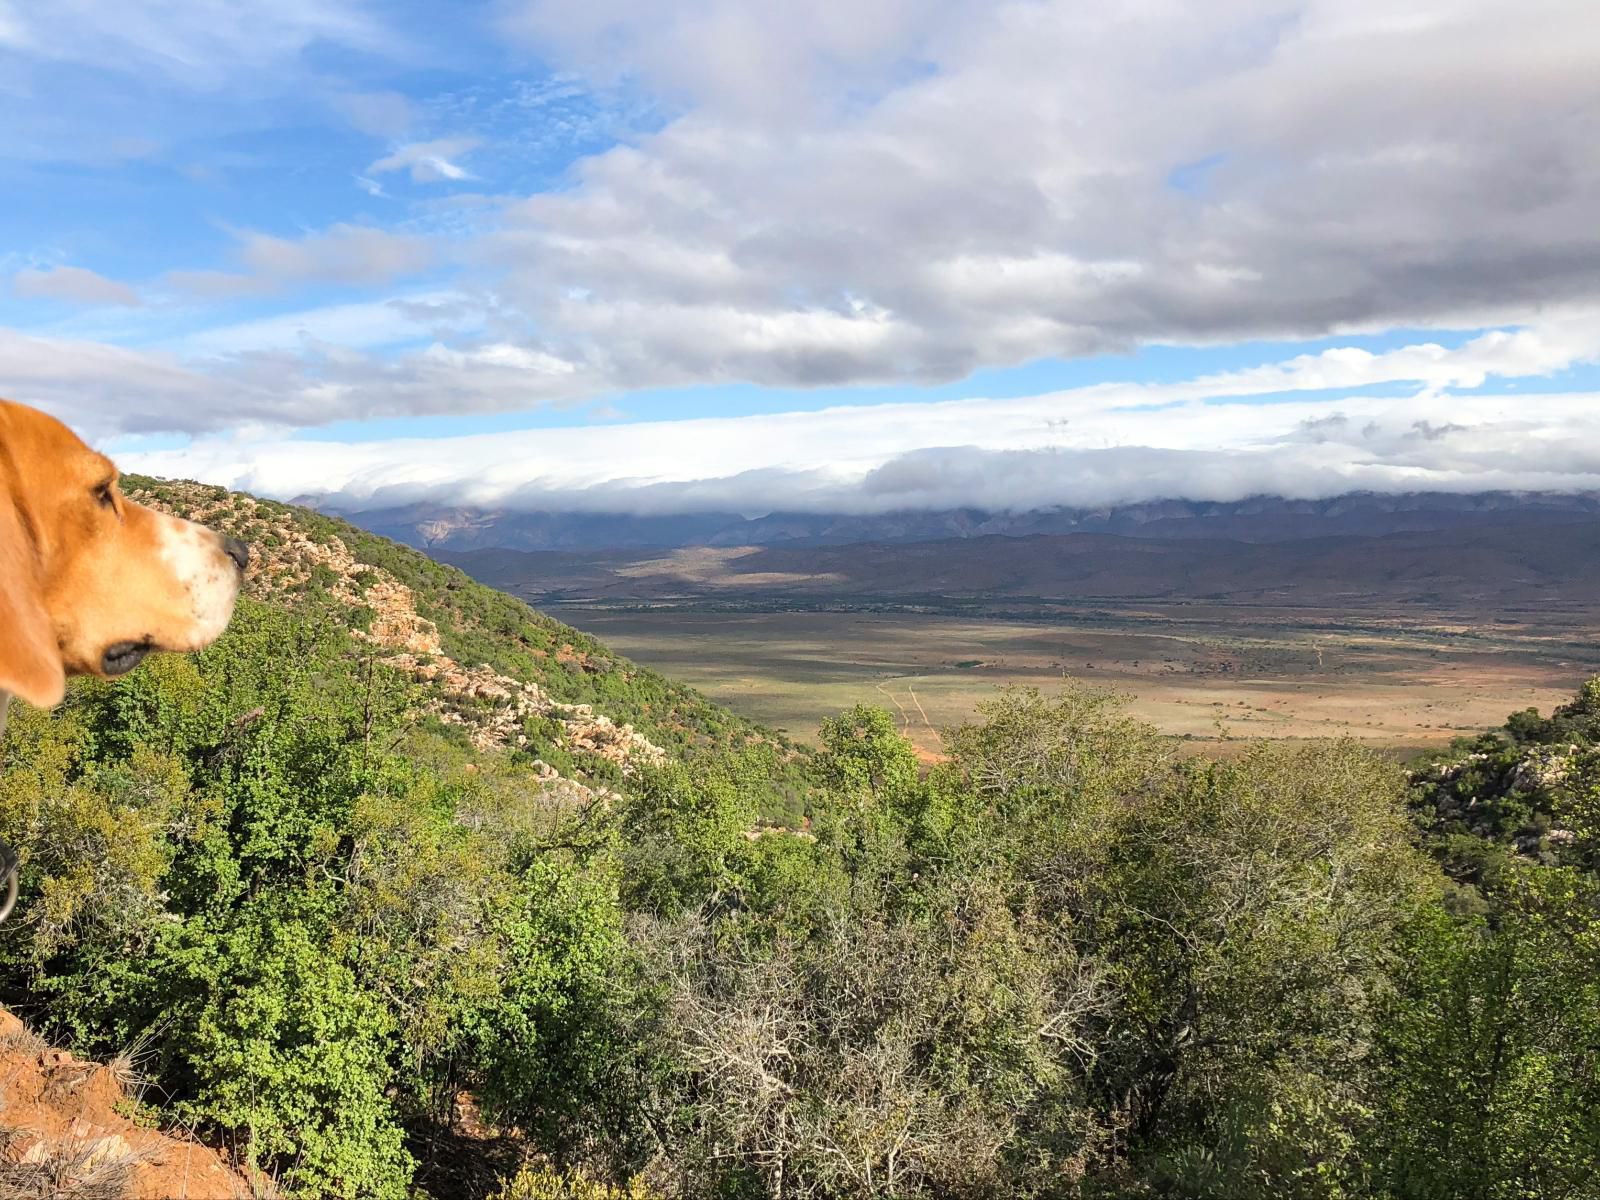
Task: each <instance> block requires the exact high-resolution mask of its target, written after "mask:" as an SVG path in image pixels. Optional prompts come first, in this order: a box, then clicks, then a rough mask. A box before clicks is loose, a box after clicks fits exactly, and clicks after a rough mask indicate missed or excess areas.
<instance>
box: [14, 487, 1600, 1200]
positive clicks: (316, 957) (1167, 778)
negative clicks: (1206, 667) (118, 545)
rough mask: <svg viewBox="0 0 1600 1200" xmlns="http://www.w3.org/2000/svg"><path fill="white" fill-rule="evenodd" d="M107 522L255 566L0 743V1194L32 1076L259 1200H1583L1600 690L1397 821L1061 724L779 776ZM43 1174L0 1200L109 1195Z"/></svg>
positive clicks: (1224, 757) (863, 748)
mask: <svg viewBox="0 0 1600 1200" xmlns="http://www.w3.org/2000/svg"><path fill="white" fill-rule="evenodd" d="M130 486H131V487H133V488H136V489H138V491H139V494H141V495H146V496H148V497H150V498H151V499H152V500H153V501H154V502H157V503H161V504H164V505H167V506H170V507H172V508H173V509H175V510H179V511H184V512H188V513H191V514H194V515H197V516H203V517H206V518H207V519H208V520H211V521H213V522H214V523H216V524H219V525H222V526H224V527H226V528H228V529H230V530H231V531H233V532H237V533H239V534H240V535H242V536H247V537H250V538H252V539H253V540H254V541H255V542H256V544H257V545H258V546H259V547H260V548H261V558H260V561H259V563H258V565H257V567H256V568H255V571H254V573H253V575H252V577H251V580H250V595H249V596H247V597H245V598H244V599H243V600H242V601H241V603H240V605H239V609H238V611H237V613H236V614H235V617H234V620H233V622H232V624H231V626H230V627H229V629H228V631H227V632H226V634H225V635H224V636H223V637H222V638H220V639H219V640H218V642H217V643H216V644H215V645H213V646H211V647H209V648H207V649H206V650H204V651H201V652H199V653H197V654H193V655H183V656H179V655H156V656H153V657H152V658H151V659H150V660H149V661H147V662H146V663H144V664H143V665H142V666H141V667H140V668H139V669H138V670H136V671H134V672H131V673H130V674H128V675H127V676H125V677H122V678H119V679H117V680H115V681H109V682H108V681H101V680H93V679H89V680H77V681H75V682H74V683H73V685H72V687H71V688H70V689H69V694H68V696H67V699H66V700H65V702H64V703H63V704H62V705H61V706H59V707H58V708H57V709H55V710H52V711H49V712H43V711H39V710H35V709H31V708H29V707H27V706H25V705H18V706H15V710H14V712H13V714H12V719H11V722H10V725H9V727H8V728H7V730H6V733H5V736H4V741H3V742H0V837H3V838H5V839H6V840H7V841H8V842H10V843H11V844H12V845H14V846H17V847H18V848H19V849H20V850H21V851H22V853H23V864H22V871H21V896H20V900H19V905H18V909H17V913H16V915H15V916H14V917H13V919H12V920H10V921H8V922H7V923H5V924H4V925H3V926H0V1004H4V1005H5V1007H6V1008H7V1009H9V1010H10V1011H11V1012H13V1013H16V1014H18V1015H19V1016H21V1017H23V1018H25V1019H26V1020H27V1022H28V1026H29V1028H30V1029H31V1030H34V1031H36V1032H37V1034H38V1035H39V1036H40V1037H42V1038H45V1039H48V1042H49V1043H50V1044H52V1045H54V1046H56V1047H59V1048H60V1050H59V1051H49V1050H46V1049H44V1048H43V1047H41V1046H39V1045H38V1044H37V1043H34V1042H32V1041H31V1040H28V1041H26V1043H24V1042H23V1041H15V1040H14V1044H13V1045H12V1047H11V1049H12V1050H13V1051H17V1050H20V1051H21V1054H20V1056H19V1055H15V1054H14V1055H13V1059H14V1060H15V1061H14V1062H13V1065H14V1066H16V1067H17V1068H19V1069H21V1070H22V1071H23V1074H18V1075H16V1076H14V1077H13V1078H12V1079H11V1081H10V1082H9V1083H8V1085H7V1088H6V1089H5V1090H4V1091H3V1092H0V1132H3V1133H4V1143H3V1145H0V1149H4V1148H5V1147H6V1146H11V1147H13V1148H15V1149H16V1151H17V1155H16V1157H18V1158H21V1159H23V1160H26V1159H27V1157H28V1154H29V1153H30V1152H31V1151H32V1147H33V1146H34V1145H35V1144H37V1143H36V1141H35V1139H34V1135H32V1134H27V1133H25V1132H24V1128H25V1126H27V1122H29V1121H34V1122H37V1121H42V1120H54V1119H55V1118H54V1117H49V1118H47V1117H46V1116H44V1115H41V1114H38V1113H35V1112H33V1111H32V1110H29V1111H28V1112H27V1114H26V1115H24V1113H23V1110H22V1108H21V1107H20V1106H21V1105H23V1104H26V1103H30V1102H31V1100H30V1097H31V1092H29V1090H28V1089H29V1088H31V1087H32V1086H33V1084H34V1083H35V1082H37V1083H38V1084H39V1087H40V1095H41V1096H42V1095H43V1091H44V1089H46V1088H48V1087H51V1086H52V1080H54V1079H55V1076H54V1075H51V1074H50V1071H49V1069H50V1068H53V1067H56V1066H69V1067H70V1063H69V1060H68V1059H67V1058H66V1053H67V1052H68V1051H70V1053H71V1055H72V1056H73V1058H72V1060H71V1062H78V1063H87V1062H91V1061H95V1062H110V1063H116V1064H120V1065H119V1066H118V1068H117V1070H118V1071H119V1072H121V1073H123V1074H124V1075H138V1076H142V1077H143V1078H144V1079H146V1080H148V1081H149V1087H148V1089H147V1090H146V1091H145V1093H144V1097H143V1101H142V1103H141V1104H139V1105H133V1104H125V1103H122V1102H121V1101H119V1100H118V1099H117V1098H116V1097H115V1096H113V1095H112V1093H111V1092H110V1090H109V1089H105V1088H102V1083H101V1082H96V1083H95V1087H96V1088H102V1090H103V1092H104V1094H103V1095H101V1099H103V1100H106V1101H107V1102H108V1103H109V1105H110V1106H111V1110H112V1113H113V1114H114V1115H119V1116H126V1117H127V1118H128V1119H129V1120H130V1121H132V1122H133V1123H134V1124H136V1125H138V1126H140V1127H150V1126H162V1127H166V1128H169V1129H183V1130H187V1131H191V1132H192V1134H193V1136H194V1137H196V1138H198V1139H199V1140H200V1141H201V1142H202V1143H203V1144H204V1145H205V1146H207V1147H209V1148H210V1150H211V1151H212V1152H214V1154H215V1161H216V1163H217V1164H218V1168H219V1170H222V1169H223V1167H222V1164H223V1163H224V1162H226V1163H227V1164H228V1165H229V1166H232V1167H235V1168H237V1169H239V1170H241V1171H242V1172H243V1173H244V1175H245V1177H248V1178H252V1179H256V1180H259V1181H260V1182H261V1184H262V1186H263V1188H264V1189H266V1190H268V1191H269V1192H275V1193H277V1194H279V1195H281V1196H284V1197H286V1198H288V1200H324V1198H329V1200H357V1198H361V1200H366V1198H368V1197H376V1198H378V1200H421V1198H423V1197H430V1198H433V1200H445V1198H447V1197H449V1198H451V1200H454V1198H456V1197H464V1198H469V1200H487V1198H491V1197H493V1198H495V1200H702V1198H713V1197H715V1198H717V1200H801V1198H804V1200H986V1198H987V1197H991V1196H1016V1197H1019V1198H1022V1200H1105V1198H1106V1197H1110V1196H1117V1197H1129V1198H1133V1200H1140V1198H1144V1200H1155V1198H1156V1197H1162V1196H1187V1197H1194V1198H1196V1200H1278V1198H1280V1197H1289V1198H1292V1200H1357V1198H1360V1200H1417V1198H1422V1197H1429V1198H1431V1197H1445V1196H1465V1195H1471V1196H1484V1197H1492V1198H1493V1200H1501V1198H1505V1200H1511V1198H1512V1197H1518V1196H1528V1195H1537V1196H1541V1197H1547V1198H1551V1200H1591V1198H1592V1196H1593V1194H1594V1192H1593V1181H1594V1180H1595V1179H1596V1178H1597V1177H1600V1064H1597V1061H1596V1058H1595V1055H1594V1052H1593V1048H1594V1046H1595V1045H1597V1044H1600V1024H1597V1021H1600V1015H1597V1014H1600V872H1597V866H1600V859H1597V856H1596V850H1595V847H1596V845H1597V844H1600V843H1597V830H1600V819H1597V817H1596V813H1595V797H1596V796H1597V795H1600V787H1597V786H1596V785H1595V783H1594V781H1595V780H1596V779H1597V778H1600V773H1597V768H1596V762H1597V761H1600V750H1596V749H1595V746H1596V744H1597V739H1600V715H1597V714H1600V682H1595V683H1591V684H1590V685H1589V686H1588V687H1586V688H1585V689H1584V690H1583V692H1582V693H1581V694H1580V695H1579V696H1578V697H1577V698H1576V699H1575V700H1573V701H1572V702H1571V703H1570V704H1568V705H1566V706H1564V707H1563V708H1562V709H1560V710H1559V711H1557V712H1555V713H1553V714H1552V715H1551V716H1550V717H1542V716H1540V715H1538V714H1536V713H1519V714H1515V715H1514V716H1513V717H1512V718H1511V720H1510V721H1508V722H1507V724H1506V726H1505V728H1504V729H1502V730H1498V731H1493V732H1491V733H1489V734H1487V735H1485V737H1484V738H1482V739H1479V740H1475V741H1469V742H1465V743H1460V744H1456V745H1453V746H1451V747H1450V748H1449V749H1448V750H1447V751H1446V752H1444V753H1443V754H1442V755H1441V756H1440V757H1439V759H1438V761H1437V762H1433V763H1429V764H1426V765H1425V766H1424V767H1423V768H1422V769H1421V770H1420V771H1418V772H1415V773H1412V774H1409V775H1408V774H1407V773H1406V772H1404V771H1402V770H1401V769H1400V768H1399V767H1397V766H1396V764H1395V763H1393V762H1392V761H1390V760H1387V759H1385V758H1383V757H1380V756H1378V755H1375V754H1372V753H1370V752H1368V751H1366V750H1364V749H1362V748H1361V747H1360V746H1358V745H1356V744H1355V743H1353V742H1351V741H1348V740H1345V741H1322V742H1314V743H1303V744H1283V743H1269V742H1256V743H1246V742H1239V741H1235V742H1234V743H1232V744H1230V745H1229V746H1227V747H1226V748H1225V751H1223V752H1219V753H1218V754H1216V755H1215V756H1209V755H1207V754H1205V753H1203V752H1202V753H1196V754H1183V753H1179V752H1178V748H1177V747H1176V746H1175V744H1174V742H1173V741H1172V740H1171V739H1170V738H1167V737H1164V736H1162V735H1160V734H1159V733H1158V732H1157V731H1156V730H1155V729H1154V728H1152V727H1150V726H1149V725H1147V724H1145V723H1143V722H1141V721H1139V720H1136V719H1133V718H1132V717H1130V716H1129V715H1128V712H1127V710H1126V709H1125V707H1123V705H1122V703H1121V702H1120V701H1119V700H1118V699H1117V698H1115V697H1113V696H1110V695H1107V694H1102V693H1098V692H1095V691H1091V690H1088V689H1085V688H1081V687H1078V686H1075V685H1073V684H1071V683H1067V684H1065V685H1063V686H1062V687H1061V688H1060V689H1059V690H1058V691H1056V692H1053V693H1051V694H1048V695H1046V694H1041V693H1039V692H1036V691H1032V690H1027V689H1014V690H1010V691H1007V692H1003V693H999V694H995V695H993V696H991V698H990V699H989V700H988V701H986V702H985V703H984V705H983V706H982V708H981V710H980V711H979V712H978V714H977V715H976V717H975V719H973V720H971V721H968V722H965V723H964V724H962V725H960V726H959V727H957V728H953V729H950V730H948V731H946V734H945V738H944V744H943V750H944V754H943V756H942V758H941V761H939V762H938V763H936V764H931V765H930V764H926V763H924V762H922V761H920V760H919V758H918V756H917V755H916V753H915V751H914V749H913V747H912V745H911V744H910V743H909V742H908V741H907V740H906V739H905V738H904V737H903V736H901V735H900V733H899V732H898V730H897V728H896V723H895V721H894V720H893V719H892V718H891V717H890V716H889V714H888V713H886V712H884V711H882V710H879V709H874V708H868V707H854V708H850V709H848V710H846V711H844V712H842V713H840V714H838V715H837V716H832V717H829V718H828V719H827V720H825V721H824V722H823V723H822V726H821V730H820V732H819V735H818V742H819V749H818V750H817V751H816V752H815V753H814V754H811V755H806V756H799V757H797V756H796V755H795V754H794V752H793V751H792V750H791V749H790V748H789V747H788V746H787V745H786V744H785V743H783V742H782V741H780V740H779V739H777V738H775V737H773V736H771V735H769V734H766V733H764V732H762V731H761V730H759V729H757V728H755V727H753V726H750V725H748V724H746V723H743V722H740V721H738V720H736V719H735V718H732V717H730V716H728V715H727V714H726V713H723V712H722V711H721V710H718V709H716V708H714V707H713V706H711V705H709V704H707V703H706V702H705V701H704V700H703V699H701V698H700V697H698V696H697V695H695V694H694V693H693V692H691V691H689V690H687V689H684V688H681V687H678V686H676V685H673V684H671V683H669V682H668V681H666V680H664V679H662V678H660V677H659V676H655V675H653V674H652V673H650V672H647V671H642V670H640V669H638V668H636V667H634V666H632V665H631V664H629V663H628V662H626V660H623V659H621V658H619V657H617V656H615V655H613V654H610V653H609V652H607V651H606V649H605V648H604V647H603V646H602V645H601V644H600V643H598V642H595V641H593V640H592V639H586V638H583V637H582V636H581V635H578V634H576V633H574V632H573V631H571V630H568V629H566V628H565V627H564V626H562V625H560V624H559V623H557V622H554V621H550V620H548V619H546V618H543V617H540V616H538V615H537V614H535V613H533V612H532V611H531V610H529V609H527V608H526V606H524V605H522V604H521V603H519V602H516V601H512V600H510V599H508V598H505V597H499V596H496V595H494V594H493V593H491V592H488V591H487V590H486V589H484V588H482V587H480V586H478V585H474V584H472V583H471V582H470V581H469V580H467V579H466V578H465V577H464V576H462V575H461V574H460V573H459V572H456V571H454V570H452V569H449V568H444V567H439V566H437V565H432V564H429V563H428V562H427V560H425V559H424V558H422V556H420V555H418V554H416V553H415V552H414V551H407V550H403V549H401V548H398V547H395V546H393V545H391V544H389V543H385V542H382V541H381V540H379V539H376V538H370V537H367V536H364V535H360V534H358V533H356V532H355V531H353V530H351V529H349V527H348V526H344V525H342V524H339V523H336V522H333V521H328V520H325V519H321V518H317V517H315V516H314V515H311V514H306V513H304V512H302V511H297V510H293V509H289V508H284V507H282V506H275V505H269V504H265V503H263V502H259V501H254V500H251V499H250V498H248V497H241V496H234V495H230V494H228V493H225V492H221V491H218V490H216V489H209V488H201V487H198V486H196V485H189V484H158V483H153V482H151V481H142V480H141V481H132V482H131V485H130ZM602 717H604V718H606V719H605V720H602ZM630 726H631V728H630ZM524 739H525V740H524ZM785 810H791V811H792V812H793V816H792V817H790V818H789V819H786V820H785V821H784V822H783V825H782V826H781V827H773V826H770V825H768V826H764V825H763V822H762V816H763V814H768V815H771V814H773V813H774V812H780V813H781V812H784V811H785ZM0 1032H3V1031H0ZM41 1055H43V1056H45V1057H44V1058H41V1057H40V1056H41ZM8 1061H9V1060H8ZM58 1074H60V1076H61V1079H62V1080H63V1081H67V1082H70V1081H73V1080H77V1081H79V1082H80V1083H81V1081H82V1080H83V1079H88V1078H90V1077H91V1076H93V1077H94V1078H96V1079H97V1080H100V1079H101V1075H103V1073H101V1075H96V1073H95V1072H93V1071H91V1070H88V1069H87V1068H85V1069H84V1070H83V1071H80V1070H78V1069H77V1068H75V1067H72V1068H71V1069H69V1070H65V1071H62V1072H59V1073H58ZM47 1076H48V1077H47ZM24 1084H25V1085H26V1086H23V1085H24ZM96 1094H97V1095H100V1093H99V1092H97V1093H96ZM13 1106H19V1107H15V1108H14V1107H13ZM119 1106H120V1107H119ZM13 1113H14V1114H15V1119H13V1117H12V1114H13ZM78 1115H81V1114H78ZM67 1132H68V1134H69V1136H76V1135H73V1134H72V1127H71V1126H70V1125H69V1126H68V1128H67ZM79 1133H80V1134H81V1135H83V1136H84V1137H90V1135H92V1138H91V1140H92V1142H93V1143H94V1144H95V1145H98V1146H99V1148H100V1149H99V1152H100V1153H101V1154H102V1155H104V1156H106V1157H103V1158H101V1159H96V1160H95V1161H93V1162H89V1161H87V1159H80V1158H78V1157H75V1155H76V1150H73V1153H72V1154H71V1155H67V1154H55V1155H54V1157H52V1158H51V1164H52V1171H53V1173H52V1174H50V1175H49V1177H48V1178H41V1177H40V1172H38V1171H35V1170H33V1169H32V1168H34V1167H35V1166H37V1165H38V1164H35V1163H30V1162H27V1161H22V1162H17V1161H10V1162H6V1163H3V1164H0V1196H5V1195H15V1196H19V1197H22V1196H27V1197H44V1196H52V1197H63V1198H64V1197H79V1198H80V1200H90V1198H91V1197H93V1198H96V1200H117V1198H119V1197H126V1196H131V1195H134V1194H137V1193H136V1192H135V1191H134V1190H133V1188H134V1186H135V1184H134V1181H133V1180H132V1178H131V1177H124V1176H121V1175H119V1176H118V1177H117V1178H115V1179H107V1180H102V1179H89V1180H85V1179H83V1178H80V1176H81V1175H84V1174H88V1175H93V1174H94V1173H95V1169H96V1168H98V1167H99V1166H100V1165H102V1164H103V1163H104V1162H106V1161H109V1160H110V1159H111V1158H114V1157H116V1156H117V1155H121V1153H122V1149H121V1146H120V1145H119V1143H118V1142H117V1141H115V1140H112V1139H116V1138H121V1139H122V1142H123V1143H125V1144H126V1145H127V1146H128V1147H129V1148H130V1149H132V1148H133V1147H134V1145H135V1142H136V1141H141V1142H142V1140H143V1139H140V1138H137V1137H136V1135H134V1134H133V1133H132V1132H131V1131H124V1130H123V1129H122V1127H121V1126H115V1125H114V1123H111V1122H110V1121H109V1118H108V1117H106V1115H105V1114H103V1113H100V1112H99V1111H98V1110H96V1112H95V1114H94V1117H93V1119H89V1120H88V1125H86V1126H83V1127H80V1128H79ZM158 1145H159V1147H160V1149H159V1152H160V1153H166V1152H167V1151H169V1150H171V1151H173V1152H177V1151H178V1150H180V1149H181V1148H182V1147H183V1146H184V1145H185V1143H184V1142H183V1141H182V1140H181V1139H172V1140H170V1141H168V1142H162V1143H159V1144H158ZM157 1152H158V1151H157V1150H155V1149H153V1150H152V1153H153V1154H154V1153H157ZM50 1153H53V1152H47V1155H48V1154H50ZM201 1158H202V1161H205V1156H204V1155H202V1156H201ZM58 1160H59V1161H58ZM56 1168H59V1169H58V1170H57V1169H56ZM74 1172H77V1174H74ZM102 1185H103V1186H102ZM7 1188H9V1189H10V1190H9V1192H8V1191H6V1189H7Z"/></svg>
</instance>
